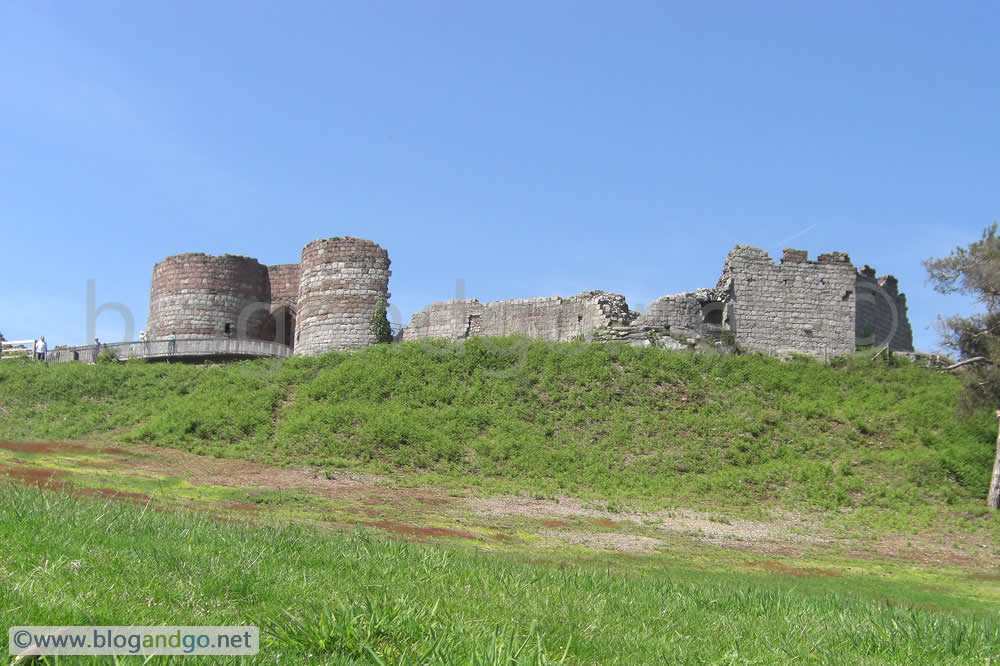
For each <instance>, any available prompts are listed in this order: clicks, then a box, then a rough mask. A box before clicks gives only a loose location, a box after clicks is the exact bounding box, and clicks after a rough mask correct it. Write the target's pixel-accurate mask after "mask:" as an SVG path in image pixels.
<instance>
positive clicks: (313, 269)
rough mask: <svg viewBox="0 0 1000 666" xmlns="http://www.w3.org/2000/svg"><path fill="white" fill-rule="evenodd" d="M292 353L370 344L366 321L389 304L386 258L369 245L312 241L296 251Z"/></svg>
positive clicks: (372, 336) (372, 340) (336, 240)
mask: <svg viewBox="0 0 1000 666" xmlns="http://www.w3.org/2000/svg"><path fill="white" fill-rule="evenodd" d="M301 267H302V274H301V278H300V282H299V297H298V313H297V317H296V326H297V329H296V333H295V335H296V340H295V353H296V354H306V355H309V354H320V353H322V352H325V351H330V350H334V349H336V350H344V349H361V348H363V347H367V346H369V345H373V344H375V334H374V333H372V331H371V318H372V315H373V314H374V313H375V308H376V307H377V305H378V301H379V299H380V298H384V299H386V300H387V301H388V299H389V276H390V275H391V274H392V272H391V271H390V270H389V253H388V252H386V251H385V250H384V249H382V248H381V247H379V246H378V245H376V244H375V243H373V242H372V241H369V240H363V239H361V238H353V237H350V236H346V237H344V238H327V239H324V240H316V241H313V242H311V243H309V244H308V245H306V246H305V247H304V248H303V249H302V263H301Z"/></svg>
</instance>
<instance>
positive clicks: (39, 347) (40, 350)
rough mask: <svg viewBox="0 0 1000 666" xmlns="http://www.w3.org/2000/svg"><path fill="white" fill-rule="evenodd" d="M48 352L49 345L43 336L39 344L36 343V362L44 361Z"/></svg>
mask: <svg viewBox="0 0 1000 666" xmlns="http://www.w3.org/2000/svg"><path fill="white" fill-rule="evenodd" d="M48 351H49V344H48V343H47V342H45V336H44V335H43V336H42V337H41V338H39V339H38V341H37V342H35V360H36V361H44V360H45V354H47V353H48Z"/></svg>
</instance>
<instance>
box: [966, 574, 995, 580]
mask: <svg viewBox="0 0 1000 666" xmlns="http://www.w3.org/2000/svg"><path fill="white" fill-rule="evenodd" d="M969 578H972V579H975V580H1000V573H995V574H993V573H974V574H969Z"/></svg>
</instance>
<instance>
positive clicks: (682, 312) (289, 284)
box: [146, 237, 913, 358]
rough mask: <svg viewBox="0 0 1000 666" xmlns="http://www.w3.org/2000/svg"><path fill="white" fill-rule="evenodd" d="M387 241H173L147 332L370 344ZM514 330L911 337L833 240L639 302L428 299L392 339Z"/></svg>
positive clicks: (778, 342)
mask: <svg viewBox="0 0 1000 666" xmlns="http://www.w3.org/2000/svg"><path fill="white" fill-rule="evenodd" d="M389 264H390V261H389V255H388V253H387V252H386V250H384V249H383V248H381V247H380V246H379V245H377V244H376V243H374V242H372V241H368V240H363V239H360V238H353V237H342V238H328V239H323V240H316V241H313V242H311V243H309V244H308V245H306V246H305V248H303V250H302V260H301V263H299V264H281V265H277V266H265V265H263V264H261V263H259V262H258V261H257V260H256V259H252V258H249V257H242V256H233V255H223V256H219V257H214V256H209V255H205V254H180V255H175V256H171V257H167V258H166V259H164V260H163V261H162V262H160V263H158V264H156V266H154V268H153V280H152V287H151V291H150V311H149V321H148V324H147V329H146V330H147V331H148V335H149V336H150V339H164V338H166V337H167V336H169V335H170V334H171V333H174V334H175V335H176V336H177V337H178V338H181V339H183V338H185V337H188V338H195V337H204V336H241V337H246V338H249V339H257V340H265V341H273V342H280V343H283V344H285V345H288V346H290V347H292V348H293V349H294V353H295V354H305V355H310V354H319V353H322V352H325V351H330V350H346V349H361V348H363V347H367V346H369V345H372V344H375V336H374V334H373V333H372V330H371V317H372V315H373V314H374V312H375V309H376V308H377V306H378V302H379V300H380V299H386V300H388V299H389V296H390V294H389V291H388V287H389V276H390V275H391V271H390V270H389ZM512 333H519V334H522V335H526V336H529V337H533V338H540V339H543V340H553V341H564V342H568V341H572V340H599V341H621V342H626V343H630V344H638V345H650V344H654V345H657V346H662V347H684V346H691V345H695V344H697V343H698V342H699V341H705V340H708V341H713V342H718V343H720V344H726V345H738V346H739V347H741V348H743V349H747V350H751V351H758V352H762V353H765V354H771V355H776V356H787V355H790V354H795V353H797V354H806V355H810V356H815V357H819V358H832V357H834V356H839V355H843V354H849V353H851V352H853V351H855V350H856V349H857V348H858V346H877V347H882V346H888V348H889V349H892V350H894V351H912V349H913V335H912V330H911V328H910V324H909V321H908V319H907V314H906V296H905V295H904V294H902V293H900V292H899V289H898V284H897V281H896V278H894V277H893V276H891V275H886V276H882V277H876V273H875V270H874V269H873V268H871V267H869V266H867V265H866V266H863V267H862V268H861V269H860V270H858V269H855V267H854V265H853V264H852V263H851V261H850V258H849V257H848V256H847V254H845V253H843V252H831V253H828V254H821V255H819V257H818V258H817V259H816V261H810V260H809V259H808V253H807V252H806V251H804V250H794V249H786V250H785V251H784V253H783V255H782V258H781V261H780V262H779V263H775V261H774V260H773V259H771V257H770V256H769V255H768V254H767V253H766V252H765V251H763V250H761V249H759V248H755V247H750V246H748V245H739V246H737V247H736V248H735V249H733V250H732V251H731V252H730V253H729V256H728V257H727V258H726V260H725V262H724V264H723V269H722V275H721V277H720V278H719V281H718V283H717V284H716V286H715V287H714V288H703V289H698V290H696V291H691V292H686V293H682V294H674V295H669V296H663V297H661V298H659V299H657V300H656V301H654V302H653V303H652V304H651V305H650V306H649V308H648V309H647V311H646V312H644V313H641V314H640V313H638V312H635V311H633V310H631V309H630V308H629V305H628V303H627V301H626V299H625V297H624V296H622V295H621V294H614V293H609V292H605V291H586V292H583V293H580V294H577V295H576V296H572V297H569V298H561V297H559V296H550V297H544V298H529V299H520V300H508V301H496V302H490V303H481V302H480V301H478V300H476V299H474V298H473V299H462V300H453V301H444V302H440V303H433V304H431V305H428V306H427V307H425V308H424V309H423V310H421V311H420V312H417V313H416V314H414V315H413V318H412V320H411V321H410V324H409V325H408V326H407V327H406V328H404V329H403V330H402V331H401V332H400V333H399V334H398V336H397V338H398V339H401V340H419V339H425V338H444V339H448V340H464V339H467V338H470V337H475V336H493V335H509V334H512Z"/></svg>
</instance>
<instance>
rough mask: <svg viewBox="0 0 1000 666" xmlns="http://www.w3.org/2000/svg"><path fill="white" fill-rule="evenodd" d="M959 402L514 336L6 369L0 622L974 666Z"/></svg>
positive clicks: (973, 531)
mask: <svg viewBox="0 0 1000 666" xmlns="http://www.w3.org/2000/svg"><path fill="white" fill-rule="evenodd" d="M959 391H960V384H959V382H958V380H957V379H956V378H954V377H952V376H950V375H947V374H942V373H937V372H932V371H929V370H927V369H924V368H920V367H917V366H915V365H912V364H910V363H908V362H902V361H896V360H890V361H885V360H881V359H880V360H879V361H878V362H875V363H872V362H871V361H870V355H869V356H867V357H862V356H858V357H855V358H849V359H839V360H836V361H835V362H834V363H832V364H831V365H823V364H820V363H818V362H815V361H810V360H796V361H793V362H787V363H782V362H779V361H777V360H775V359H770V358H765V357H760V356H721V355H717V354H714V353H711V352H707V353H690V352H669V351H663V350H658V349H649V348H647V349H636V348H632V347H625V346H619V345H615V344H607V345H599V344H595V345H591V344H583V343H572V344H548V343H544V342H538V341H528V340H524V339H520V338H501V339H473V340H470V341H468V342H466V343H465V344H462V345H452V344H447V343H442V342H433V343H432V342H428V343H420V344H418V343H412V344H403V345H392V346H388V345H385V346H378V347H373V348H370V349H368V350H366V351H364V352H357V353H342V354H327V355H324V356H320V357H316V358H293V359H290V360H287V361H285V362H282V363H276V362H267V361H254V362H242V363H235V364H226V365H218V364H215V365H184V364H172V365H166V364H147V363H134V362H132V363H110V364H101V365H96V366H84V365H79V364H67V365H53V366H48V367H46V366H44V365H41V364H33V363H18V362H6V361H5V362H4V363H2V364H0V537H2V539H3V543H2V547H0V613H2V614H3V620H4V622H5V624H6V625H7V626H9V625H11V624H239V623H255V624H258V625H259V626H260V627H261V629H262V631H263V638H264V648H265V649H264V650H263V651H262V654H261V656H260V657H259V658H258V659H257V660H254V661H259V662H261V663H271V662H279V663H298V662H300V661H302V660H303V659H306V658H307V656H308V655H312V656H311V657H308V659H309V660H311V661H316V662H317V663H352V660H356V661H357V662H359V663H379V662H380V661H382V662H384V663H423V661H429V662H433V663H554V662H559V661H565V662H566V663H581V664H583V663H623V664H624V663H663V662H669V663H789V662H796V661H801V662H808V663H812V662H817V663H992V662H991V661H990V660H991V659H992V660H993V661H996V660H997V659H998V656H1000V638H998V636H1000V621H998V619H997V613H996V610H997V608H998V605H1000V570H998V568H997V565H996V563H997V561H998V557H1000V521H998V519H997V517H996V515H995V514H994V513H991V512H988V511H987V510H986V509H985V502H984V497H985V494H986V487H987V483H988V481H989V473H990V469H991V466H992V456H993V444H994V439H995V436H996V422H995V419H994V418H993V417H992V415H990V414H967V415H960V414H958V413H957V411H956V408H955V405H956V402H957V396H958V392H959ZM3 440H8V441H3ZM37 442H50V443H44V444H40V443H37ZM4 478H7V479H10V480H11V481H12V482H13V485H10V486H4V485H3V484H4V483H5V482H4ZM25 485H28V486H37V487H39V488H41V490H40V489H38V488H25V487H24V486H25ZM109 498H113V499H109ZM133 504H134V506H133ZM414 542H426V543H414ZM512 655H513V656H514V658H513V659H511V657H512ZM53 663H54V662H53ZM58 663H74V662H72V661H65V660H62V661H59V662H58ZM137 663H138V662H137Z"/></svg>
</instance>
